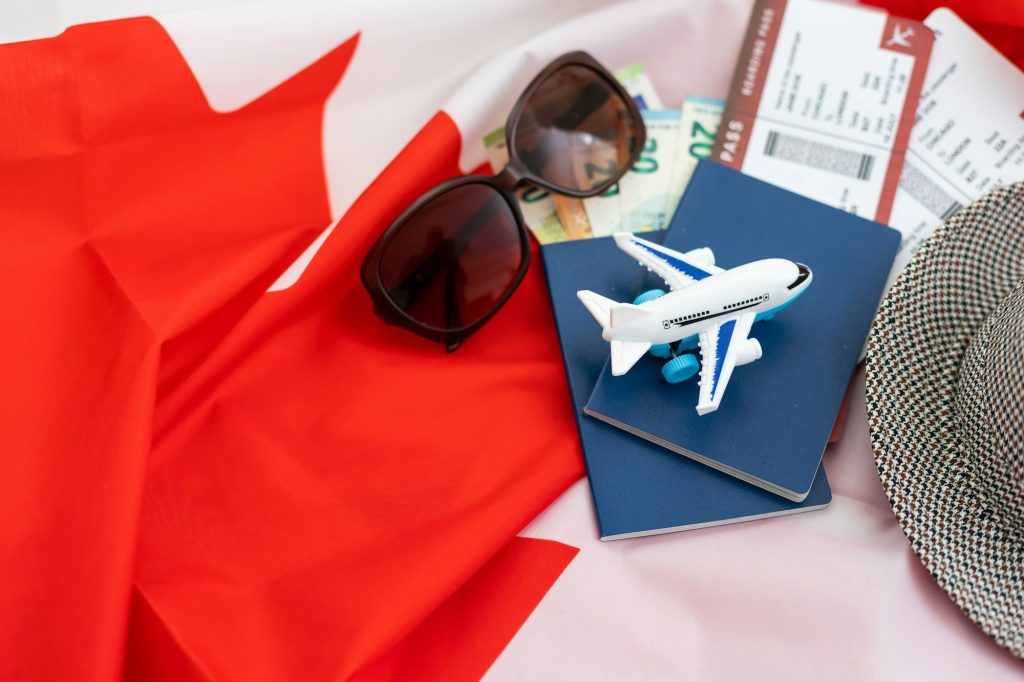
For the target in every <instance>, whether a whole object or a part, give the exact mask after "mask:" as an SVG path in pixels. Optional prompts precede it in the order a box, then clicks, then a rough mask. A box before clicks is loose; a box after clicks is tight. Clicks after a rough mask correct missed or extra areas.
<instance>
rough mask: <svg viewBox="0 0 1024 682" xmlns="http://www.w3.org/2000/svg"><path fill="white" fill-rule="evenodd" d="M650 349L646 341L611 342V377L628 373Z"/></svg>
mask: <svg viewBox="0 0 1024 682" xmlns="http://www.w3.org/2000/svg"><path fill="white" fill-rule="evenodd" d="M650 349H651V344H650V343H649V342H647V341H612V376H616V377H620V376H622V375H623V374H625V373H626V372H628V371H629V370H630V369H632V367H633V365H635V364H636V363H637V360H639V359H640V358H642V357H643V356H644V353H646V352H647V351H649V350H650Z"/></svg>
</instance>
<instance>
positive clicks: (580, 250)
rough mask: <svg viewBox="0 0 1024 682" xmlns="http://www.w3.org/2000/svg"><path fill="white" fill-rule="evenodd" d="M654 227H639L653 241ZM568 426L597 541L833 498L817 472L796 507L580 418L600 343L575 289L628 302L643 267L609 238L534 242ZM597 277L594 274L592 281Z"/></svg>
mask: <svg viewBox="0 0 1024 682" xmlns="http://www.w3.org/2000/svg"><path fill="white" fill-rule="evenodd" d="M661 234H662V233H647V234H645V235H644V237H645V238H648V239H653V240H655V241H657V240H658V239H659V236H660V235H661ZM540 253H541V259H542V261H543V263H544V267H545V269H546V271H547V280H548V287H549V290H550V294H551V303H552V306H553V309H554V314H555V323H556V326H557V329H558V337H559V342H560V344H561V346H562V359H563V360H564V361H565V371H566V374H567V376H568V379H569V388H570V391H571V392H572V399H573V407H574V411H575V414H576V426H577V428H578V429H579V433H580V441H581V443H582V446H583V457H584V459H585V461H586V465H587V475H588V476H589V478H590V489H591V493H592V495H593V497H594V508H595V511H596V514H597V522H598V527H599V529H600V534H601V539H602V540H615V539H621V538H629V537H638V536H641V535H654V534H657V533H669V532H673V531H681V530H689V529H693V528H703V527H706V526H715V525H721V524H726V523H736V522H739V521H750V520H753V519H761V518H767V517H770V516H778V515H782V514H793V513H796V512H802V511H811V510H813V509H820V508H822V507H825V506H826V505H828V503H829V502H830V501H831V500H832V492H831V490H830V489H829V486H828V481H827V480H826V478H825V472H824V469H822V471H821V472H820V473H819V474H818V476H817V479H816V480H815V483H814V487H813V489H812V490H811V494H810V495H808V497H807V499H806V500H805V501H804V502H803V503H799V504H798V503H795V502H790V501H788V500H784V499H783V498H781V497H779V496H778V495H773V494H771V493H768V492H765V491H764V490H761V489H759V488H755V487H754V486H752V485H748V484H746V483H743V482H742V481H738V480H736V479H735V478H733V477H731V476H727V475H725V474H723V473H720V472H718V471H715V470H714V469H711V468H709V467H706V466H704V465H703V464H698V463H697V462H694V461H693V460H690V459H687V458H685V457H680V456H679V455H677V454H675V453H673V452H670V451H668V450H666V449H665V448H662V447H660V446H658V445H655V444H653V443H650V442H648V441H646V440H643V439H641V438H637V437H636V436H633V435H630V434H629V433H627V432H625V431H623V430H621V429H617V428H615V427H614V426H611V425H609V424H605V423H604V422H601V421H598V420H596V419H591V418H590V417H586V416H584V415H583V412H582V410H583V405H584V404H585V403H586V401H587V399H588V398H589V397H590V394H591V392H592V391H593V389H594V384H595V383H596V381H597V377H598V375H600V373H601V370H602V369H603V367H604V365H605V362H606V361H607V360H608V343H607V342H606V341H604V340H603V339H602V338H601V330H600V329H599V328H598V327H597V325H596V323H595V322H594V318H592V317H591V316H590V313H588V312H587V310H586V308H584V307H583V304H582V303H580V302H579V300H578V299H577V298H576V292H577V291H578V290H579V289H582V288H585V287H588V286H589V287H592V288H593V289H594V290H595V291H598V292H600V293H603V294H605V295H607V296H612V297H613V298H632V296H633V294H635V293H636V291H637V289H638V288H639V286H640V284H641V282H642V281H643V271H642V270H640V269H638V268H637V266H636V263H634V262H633V261H632V260H631V259H630V258H628V257H626V256H625V254H623V253H622V252H621V251H619V250H618V249H617V248H616V247H615V244H614V242H613V241H612V240H611V238H608V237H605V238H599V239H584V240H580V241H572V242H563V243H559V244H550V245H548V246H543V247H541V250H540ZM596 273H600V276H599V279H600V282H596V281H595V279H598V276H597V274H596Z"/></svg>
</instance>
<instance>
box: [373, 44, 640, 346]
mask: <svg viewBox="0 0 1024 682" xmlns="http://www.w3.org/2000/svg"><path fill="white" fill-rule="evenodd" d="M505 136H506V143H507V147H508V154H509V162H508V165H506V166H505V168H504V169H502V171H501V172H500V173H498V174H497V175H494V176H484V175H468V176H462V177H458V178H452V179H450V180H447V181H445V182H443V183H441V184H440V185H438V186H437V187H435V188H433V189H432V190H430V191H429V192H427V193H426V194H424V195H423V196H421V197H420V198H419V199H417V200H416V201H415V202H414V203H413V204H412V205H411V206H409V208H407V209H406V210H405V211H403V212H402V214H401V215H400V216H398V218H396V219H395V221H394V222H393V223H391V225H390V226H389V227H388V228H387V229H386V230H385V231H384V233H383V234H381V236H380V237H379V238H378V239H377V241H376V242H374V244H373V246H372V247H371V248H370V251H369V252H368V253H367V254H366V257H365V258H364V259H363V265H362V269H361V272H360V274H361V277H362V280H363V286H364V287H366V290H367V291H368V292H369V294H370V297H371V298H372V299H373V303H374V312H375V313H376V315H377V316H378V317H380V318H381V319H382V320H384V321H385V322H387V323H388V324H394V325H398V326H401V327H404V328H405V329H408V330H409V331H411V332H414V333H416V334H419V335H420V336H423V337H425V338H427V339H430V340H432V341H437V342H440V343H443V344H445V345H446V346H447V349H448V351H453V350H455V349H456V348H458V346H459V345H460V344H461V343H462V342H463V341H465V340H466V338H467V337H469V336H470V335H471V334H472V333H473V332H475V331H476V330H477V329H479V328H480V327H481V326H482V325H483V324H484V323H485V322H487V320H489V319H490V318H491V317H492V316H493V315H494V313H496V312H497V311H498V309H499V308H501V306H502V305H503V304H504V303H505V301H507V300H508V298H509V296H511V295H512V292H513V291H515V289H516V287H517V286H519V283H520V282H521V281H522V279H523V276H524V275H525V274H526V269H527V268H528V267H529V265H530V240H529V235H528V233H527V230H526V223H525V222H524V221H523V215H522V213H521V212H520V210H519V204H518V202H517V201H516V198H515V193H514V192H515V190H516V188H518V187H519V186H520V185H522V184H524V183H531V184H533V185H536V186H538V187H541V188H544V189H546V190H549V191H551V192H555V193H558V194H565V195H568V196H571V197H592V196H596V195H598V194H601V193H602V192H605V191H607V190H608V189H610V188H611V187H612V186H613V185H614V184H615V183H616V182H618V181H619V179H620V178H621V177H622V176H623V175H624V174H625V173H626V171H628V170H629V169H630V168H631V167H632V166H633V164H634V163H635V162H636V160H637V158H638V157H639V155H640V150H641V149H643V146H644V138H645V131H644V123H643V119H642V118H641V116H640V111H639V109H638V108H637V106H636V103H635V102H634V101H633V99H632V98H631V97H630V96H629V94H628V93H627V92H626V91H625V89H624V88H623V87H622V85H621V84H619V82H618V81H617V80H616V79H615V77H614V76H612V74H611V73H609V72H608V71H607V69H605V68H604V67H603V66H601V65H600V64H599V63H598V62H597V60H595V59H594V58H593V57H591V56H590V55H589V54H587V53H585V52H571V53H569V54H565V55H562V56H561V57H559V58H558V59H556V60H555V61H553V62H552V63H551V64H549V65H548V66H546V67H545V68H544V70H543V71H541V72H540V73H539V74H538V75H537V76H536V78H534V79H533V81H531V82H530V84H529V85H528V86H527V87H526V90H524V91H523V94H522V95H520V96H519V99H518V100H517V101H516V104H515V106H514V107H513V108H512V112H511V113H510V114H509V117H508V122H507V123H506V124H505Z"/></svg>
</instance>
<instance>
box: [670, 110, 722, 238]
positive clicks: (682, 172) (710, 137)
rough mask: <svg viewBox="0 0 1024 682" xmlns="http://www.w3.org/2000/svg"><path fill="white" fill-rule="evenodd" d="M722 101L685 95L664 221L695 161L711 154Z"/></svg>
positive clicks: (677, 200) (690, 173)
mask: <svg viewBox="0 0 1024 682" xmlns="http://www.w3.org/2000/svg"><path fill="white" fill-rule="evenodd" d="M724 107H725V102H723V101H722V100H719V99H709V98H707V97H694V96H692V95H690V96H687V97H686V99H685V100H684V101H683V109H682V112H683V113H682V115H681V116H680V117H679V137H678V138H677V139H676V148H675V161H674V162H673V163H672V174H671V176H670V177H671V179H670V180H669V188H668V193H667V194H666V195H665V219H666V223H671V222H672V216H673V214H675V211H676V206H678V205H679V200H680V199H682V198H683V192H685V191H686V186H687V185H688V184H690V176H692V175H693V171H694V169H695V168H696V167H697V162H698V161H700V160H701V159H706V158H708V157H710V156H711V147H712V146H713V145H714V141H715V133H716V132H718V122H719V121H721V120H722V109H723V108H724Z"/></svg>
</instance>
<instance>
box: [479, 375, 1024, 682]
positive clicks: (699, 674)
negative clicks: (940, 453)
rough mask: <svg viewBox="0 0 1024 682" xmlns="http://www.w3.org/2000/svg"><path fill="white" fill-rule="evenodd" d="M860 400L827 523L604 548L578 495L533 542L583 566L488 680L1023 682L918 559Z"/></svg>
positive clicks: (815, 517) (859, 397)
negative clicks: (556, 548) (892, 501)
mask: <svg viewBox="0 0 1024 682" xmlns="http://www.w3.org/2000/svg"><path fill="white" fill-rule="evenodd" d="M853 396H854V400H853V402H852V404H851V406H850V414H849V420H848V422H847V425H846V433H845V435H844V436H843V440H842V442H841V443H839V444H838V445H835V446H831V447H830V449H829V451H828V452H827V453H826V456H825V460H824V461H825V467H826V471H827V472H828V476H829V481H830V482H831V483H832V489H833V493H834V499H833V502H832V505H831V506H830V507H829V508H828V509H825V510H823V511H818V512H810V513H807V514H800V515H797V516H791V517H784V518H778V519H769V520H765V521H754V522H750V523H743V524H737V525H732V526H723V527H718V528H709V529H704V530H696V531H689V532H685V533H675V534H669V535H662V536H657V537H650V538H640V539H635V540H620V541H614V542H605V543H602V542H600V541H599V540H597V529H596V527H595V524H594V522H593V517H592V514H591V513H590V505H591V501H590V491H589V490H588V489H587V487H586V483H585V481H582V482H580V483H579V484H577V485H576V486H574V487H573V488H571V489H570V490H569V491H567V492H566V494H565V495H564V496H563V497H562V498H561V499H559V500H558V501H557V502H556V503H555V504H554V505H552V507H551V508H549V509H548V510H547V511H546V512H545V513H544V514H543V515H541V516H540V517H539V518H538V519H537V520H536V521H535V522H534V523H532V524H531V525H530V526H528V527H527V528H526V529H525V530H524V531H523V533H522V534H523V535H525V536H529V537H535V538H547V539H553V540H559V541H561V542H564V543H567V544H571V545H575V546H578V547H580V549H581V551H580V553H579V555H578V556H577V557H576V559H575V560H573V562H572V563H571V564H570V565H569V567H568V568H567V569H566V570H565V572H564V573H563V575H562V577H561V579H559V580H558V582H556V583H555V585H554V587H553V588H552V589H551V591H550V592H549V593H548V595H547V597H546V598H545V599H544V601H542V602H541V604H540V606H539V607H538V608H537V610H536V611H534V613H533V615H532V616H531V617H530V619H529V620H528V621H527V622H526V624H525V625H524V626H523V628H522V629H521V630H520V631H519V633H518V634H517V636H516V637H515V639H513V640H512V642H511V643H510V644H509V646H508V647H507V648H506V649H505V651H504V652H503V654H502V655H501V656H500V657H499V658H498V660H497V661H496V663H495V664H494V665H493V666H492V667H491V669H490V671H489V673H488V676H487V679H491V680H522V679H619V680H637V679H642V680H668V679H673V680H679V679H716V680H723V679H724V680H751V679H787V680H822V679H826V680H867V679H873V680H877V679H886V680H888V679H892V680H897V679H899V680H904V679H922V680H964V679H973V680H1010V679H1020V677H1021V675H1022V674H1024V663H1022V662H1021V661H1019V660H1017V659H1015V658H1013V657H1012V656H1010V655H1009V654H1008V653H1007V652H1006V651H1004V650H1003V649H1001V648H999V647H998V646H996V644H995V643H994V642H992V641H991V640H990V639H988V638H987V637H986V636H985V635H984V634H982V633H981V631H980V630H978V629H977V628H976V627H974V625H973V624H972V623H971V622H970V621H969V620H968V619H967V618H966V617H965V616H964V615H963V614H961V613H960V611H959V610H958V609H957V608H956V606H954V605H953V603H952V602H951V601H949V599H947V597H946V595H945V593H944V592H943V591H942V590H940V589H939V588H938V587H937V586H936V585H935V583H934V582H932V580H931V578H930V577H929V576H928V574H927V573H926V572H925V570H924V568H923V567H922V566H921V564H920V562H919V561H918V560H917V557H916V556H914V554H913V553H912V552H911V550H910V546H909V544H908V543H907V540H906V538H905V537H904V535H903V532H902V531H901V530H900V527H899V526H898V525H897V523H896V519H895V517H894V516H893V513H892V510H891V508H890V507H889V504H888V502H887V501H886V499H885V496H884V494H883V492H882V488H881V484H880V483H879V480H878V477H877V475H876V472H875V466H874V461H873V458H872V455H871V449H870V446H869V441H868V430H867V416H866V413H865V406H864V380H863V376H860V377H858V378H857V380H856V382H855V384H854V393H853Z"/></svg>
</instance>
